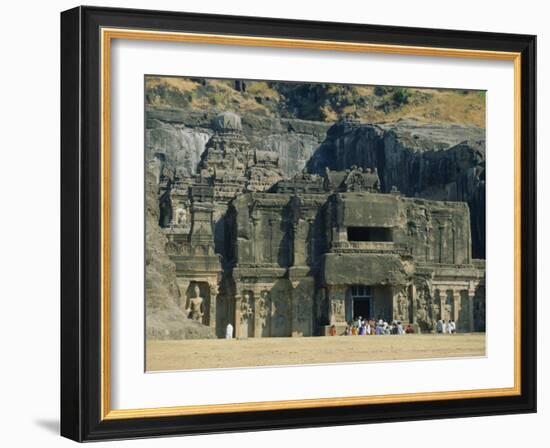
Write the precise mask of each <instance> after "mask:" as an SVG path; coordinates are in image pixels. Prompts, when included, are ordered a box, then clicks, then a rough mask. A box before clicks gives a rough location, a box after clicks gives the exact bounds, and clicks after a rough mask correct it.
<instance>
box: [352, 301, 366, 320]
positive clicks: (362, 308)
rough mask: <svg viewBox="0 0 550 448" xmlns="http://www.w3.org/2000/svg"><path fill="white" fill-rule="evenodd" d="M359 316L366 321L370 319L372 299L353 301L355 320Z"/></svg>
mask: <svg viewBox="0 0 550 448" xmlns="http://www.w3.org/2000/svg"><path fill="white" fill-rule="evenodd" d="M359 316H361V317H362V318H364V319H368V318H369V317H370V299H353V318H354V319H356V318H357V317H359Z"/></svg>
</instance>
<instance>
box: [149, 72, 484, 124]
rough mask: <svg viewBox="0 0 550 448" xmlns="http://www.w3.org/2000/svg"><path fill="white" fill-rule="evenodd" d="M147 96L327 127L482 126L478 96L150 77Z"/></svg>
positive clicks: (152, 100) (156, 101)
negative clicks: (409, 122)
mask: <svg viewBox="0 0 550 448" xmlns="http://www.w3.org/2000/svg"><path fill="white" fill-rule="evenodd" d="M146 91H147V103H148V104H149V105H152V106H158V107H181V108H191V109H195V110H205V111H206V110H209V109H213V108H214V109H217V110H229V111H234V112H237V113H241V114H242V113H244V112H251V113H256V114H260V115H265V116H281V117H289V118H301V119H306V120H318V121H327V122H332V121H337V120H338V119H340V118H342V117H344V116H353V117H355V118H356V119H358V120H360V121H362V122H375V123H380V122H386V123H391V122H395V121H397V120H399V119H403V118H411V119H416V120H418V121H420V122H424V123H455V124H467V125H476V126H479V127H481V128H484V127H485V93H484V92H477V91H465V90H444V89H420V88H405V89H402V88H393V87H374V86H342V85H334V84H325V85H323V84H302V85H299V84H292V83H282V82H270V81H247V82H246V91H244V92H241V91H238V90H237V89H236V88H235V82H234V81H231V80H207V81H205V80H203V79H196V78H178V77H154V76H151V77H148V78H147V79H146Z"/></svg>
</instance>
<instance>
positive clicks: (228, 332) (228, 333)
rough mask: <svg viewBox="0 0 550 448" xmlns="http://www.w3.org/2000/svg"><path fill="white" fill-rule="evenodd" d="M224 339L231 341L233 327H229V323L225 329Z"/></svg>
mask: <svg viewBox="0 0 550 448" xmlns="http://www.w3.org/2000/svg"><path fill="white" fill-rule="evenodd" d="M225 339H233V325H231V322H230V323H228V324H227V327H225Z"/></svg>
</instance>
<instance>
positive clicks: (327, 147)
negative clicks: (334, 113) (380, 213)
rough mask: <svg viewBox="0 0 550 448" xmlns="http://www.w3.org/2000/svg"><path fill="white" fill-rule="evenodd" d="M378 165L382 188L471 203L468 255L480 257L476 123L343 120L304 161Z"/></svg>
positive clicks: (480, 161) (481, 167) (481, 151)
mask: <svg viewBox="0 0 550 448" xmlns="http://www.w3.org/2000/svg"><path fill="white" fill-rule="evenodd" d="M353 165H357V166H358V167H363V168H377V169H378V174H379V176H380V182H381V187H382V191H383V192H389V191H391V190H392V188H397V189H398V190H399V191H400V192H401V193H403V194H405V195H407V196H410V197H420V198H425V199H435V200H445V201H463V202H467V203H468V205H469V207H470V215H471V229H472V244H473V248H472V255H473V257H474V258H485V136H484V131H483V130H482V129H480V128H478V127H475V126H456V125H448V124H441V125H420V124H418V123H416V122H414V121H403V122H398V123H395V124H392V125H371V124H357V123H350V122H343V123H339V124H336V125H334V126H333V127H332V128H331V129H330V130H329V132H328V133H327V139H326V140H325V141H324V142H323V143H322V144H321V145H320V146H319V148H318V149H317V150H316V151H315V153H314V154H313V156H312V158H311V159H310V160H309V162H308V164H307V168H308V170H309V171H310V172H313V173H321V172H322V171H324V170H325V169H326V168H329V169H331V170H344V169H349V168H351V167H352V166H353Z"/></svg>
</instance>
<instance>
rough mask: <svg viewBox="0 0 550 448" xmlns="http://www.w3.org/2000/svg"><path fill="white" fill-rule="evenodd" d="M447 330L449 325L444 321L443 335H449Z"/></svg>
mask: <svg viewBox="0 0 550 448" xmlns="http://www.w3.org/2000/svg"><path fill="white" fill-rule="evenodd" d="M447 328H448V325H447V321H445V320H444V321H443V334H445V333H447Z"/></svg>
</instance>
